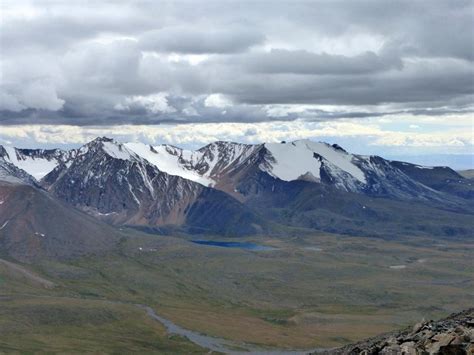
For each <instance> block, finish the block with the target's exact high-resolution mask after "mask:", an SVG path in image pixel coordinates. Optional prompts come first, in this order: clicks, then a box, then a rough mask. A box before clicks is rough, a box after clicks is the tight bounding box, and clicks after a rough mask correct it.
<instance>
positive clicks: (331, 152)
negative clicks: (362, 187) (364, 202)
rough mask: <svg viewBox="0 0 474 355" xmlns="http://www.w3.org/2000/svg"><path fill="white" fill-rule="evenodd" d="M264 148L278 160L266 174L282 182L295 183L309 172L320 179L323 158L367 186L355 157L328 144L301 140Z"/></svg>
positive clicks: (266, 144) (269, 144) (272, 144)
mask: <svg viewBox="0 0 474 355" xmlns="http://www.w3.org/2000/svg"><path fill="white" fill-rule="evenodd" d="M265 148H267V150H268V151H269V152H270V153H271V155H272V156H273V158H274V159H275V163H273V164H272V168H271V170H270V171H267V172H268V173H270V174H271V175H273V176H275V177H278V178H279V179H281V180H285V181H291V180H296V179H298V178H299V177H300V176H303V175H305V174H307V173H311V174H312V175H313V176H314V177H316V178H319V179H321V175H320V169H321V161H320V160H319V159H318V156H321V157H323V158H324V159H325V160H327V161H328V162H329V163H330V164H331V165H332V166H334V167H337V168H338V169H340V170H342V171H344V172H346V173H348V174H350V175H351V176H353V177H354V178H356V179H357V180H358V181H360V182H361V183H364V184H365V183H366V179H365V175H364V172H363V171H362V170H361V169H360V168H359V167H357V166H356V165H355V164H354V163H353V162H352V161H353V159H354V156H353V155H351V154H348V153H347V152H345V151H344V150H342V149H340V148H335V147H333V146H331V145H329V144H326V143H320V142H313V141H310V140H299V141H295V142H290V143H265Z"/></svg>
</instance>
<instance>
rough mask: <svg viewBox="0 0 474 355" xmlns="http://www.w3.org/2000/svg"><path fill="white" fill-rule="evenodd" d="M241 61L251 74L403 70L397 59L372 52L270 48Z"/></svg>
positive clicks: (341, 73)
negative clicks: (331, 52)
mask: <svg viewBox="0 0 474 355" xmlns="http://www.w3.org/2000/svg"><path fill="white" fill-rule="evenodd" d="M243 61H244V63H245V65H246V66H247V67H248V68H249V69H250V71H254V72H259V73H293V74H319V75H331V74H333V75H346V74H368V73H373V72H378V71H383V70H389V69H392V68H394V69H402V66H403V64H402V61H401V60H400V58H398V57H388V56H387V57H381V56H378V55H377V54H375V53H374V52H365V53H363V54H359V55H356V56H354V57H349V56H344V55H330V54H327V53H322V54H316V53H310V52H308V51H305V50H297V51H290V50H284V49H273V50H271V51H270V52H268V53H258V54H253V55H251V56H249V57H248V58H245V59H244V60H243Z"/></svg>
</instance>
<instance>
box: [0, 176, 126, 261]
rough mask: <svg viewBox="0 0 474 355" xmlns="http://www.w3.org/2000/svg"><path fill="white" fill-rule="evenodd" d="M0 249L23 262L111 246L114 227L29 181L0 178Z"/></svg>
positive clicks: (100, 250)
mask: <svg viewBox="0 0 474 355" xmlns="http://www.w3.org/2000/svg"><path fill="white" fill-rule="evenodd" d="M0 201H1V203H0V253H1V254H2V255H3V256H9V257H12V258H15V259H17V260H20V261H23V262H30V261H33V260H36V259H41V258H69V257H74V256H79V255H84V254H90V253H100V252H103V251H105V250H110V249H112V248H114V246H115V243H116V242H117V240H118V239H119V237H120V234H119V233H118V231H116V230H115V229H114V228H112V227H110V226H108V225H107V224H105V223H103V222H100V221H98V220H96V219H94V218H92V217H90V216H88V215H86V214H85V213H83V212H81V211H78V210H76V209H74V208H72V207H70V206H68V205H67V204H64V203H62V202H60V201H58V200H56V199H55V198H54V197H53V196H51V195H49V194H47V193H46V192H45V191H41V190H39V189H37V188H35V187H32V186H29V185H21V184H12V183H9V182H5V181H0Z"/></svg>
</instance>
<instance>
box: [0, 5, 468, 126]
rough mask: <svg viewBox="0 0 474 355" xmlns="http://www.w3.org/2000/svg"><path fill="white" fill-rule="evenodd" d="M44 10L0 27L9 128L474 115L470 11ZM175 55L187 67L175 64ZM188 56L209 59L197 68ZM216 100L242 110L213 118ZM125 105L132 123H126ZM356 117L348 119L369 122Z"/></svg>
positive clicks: (0, 109)
mask: <svg viewBox="0 0 474 355" xmlns="http://www.w3.org/2000/svg"><path fill="white" fill-rule="evenodd" d="M12 4H13V3H12ZM237 5H239V6H237ZM35 6H37V8H38V9H39V15H38V16H36V17H34V16H33V17H32V18H30V19H28V20H27V19H25V18H23V17H14V16H13V17H12V16H9V17H7V18H6V20H5V21H3V22H2V23H1V24H0V26H1V27H0V46H1V48H0V49H1V51H2V59H1V83H0V85H1V87H0V124H5V125H6V124H22V123H70V124H78V125H88V124H94V125H95V124H99V125H113V124H123V123H130V124H138V123H140V124H144V123H160V122H231V121H237V122H240V121H245V122H258V121H266V120H276V119H278V120H291V119H295V118H298V117H307V118H310V119H318V120H323V119H327V120H330V119H337V118H339V117H341V115H340V114H339V112H338V110H337V109H335V110H334V112H333V113H331V112H329V113H325V112H317V111H305V112H301V113H299V114H294V113H291V114H285V115H284V116H283V117H280V116H269V115H268V111H267V110H266V107H265V106H266V105H274V104H295V105H298V104H313V105H319V104H330V105H336V106H337V105H361V106H367V105H380V104H390V105H395V106H396V107H397V110H400V111H407V112H412V113H416V112H425V111H426V110H428V109H430V110H431V112H439V113H440V114H441V113H443V112H445V113H449V112H457V111H459V110H461V109H462V110H464V109H467V110H469V109H471V108H472V102H473V101H472V100H473V95H474V82H473V80H472V78H473V77H474V61H473V58H474V54H473V53H474V49H473V43H474V42H473V33H472V30H471V27H472V22H473V20H474V15H473V11H474V3H472V2H470V1H456V2H454V3H452V2H450V3H448V2H443V1H434V2H431V3H430V4H426V3H425V2H416V1H415V2H413V1H404V0H401V1H397V2H391V1H390V2H388V1H387V2H381V1H356V2H354V1H331V2H325V1H323V2H289V1H288V2H281V1H276V2H273V3H272V6H268V2H256V3H252V4H250V3H247V2H238V3H237V2H231V1H225V2H201V3H200V5H199V6H196V5H195V3H191V2H175V1H172V2H160V4H156V3H152V2H122V3H120V5H118V4H116V3H115V2H113V3H109V2H102V3H100V4H99V5H94V6H85V5H82V6H80V5H77V4H76V5H74V6H73V5H68V4H67V3H61V4H58V3H57V2H38V5H36V2H35ZM44 9H46V10H45V11H43V10H44ZM104 38H105V40H104ZM98 39H101V40H100V41H99V40H98ZM354 41H355V44H354V43H352V42H354ZM345 46H348V47H350V48H345ZM171 53H179V54H181V56H180V58H181V59H182V60H181V61H173V60H169V57H168V56H169V54H171ZM187 54H205V55H204V56H202V57H203V58H204V60H203V61H202V62H199V63H190V62H187V61H186V57H187ZM158 93H162V94H163V95H167V98H168V102H169V105H170V107H171V108H172V109H170V110H168V111H167V112H150V109H149V107H148V108H147V107H146V106H143V105H141V104H140V102H141V101H140V100H135V101H133V100H132V99H131V98H133V97H137V96H138V97H148V96H150V95H155V94H158ZM215 93H219V94H223V95H225V96H226V97H228V98H229V99H231V100H232V101H233V105H232V106H231V107H227V108H225V109H224V110H223V109H222V108H216V107H206V106H205V105H204V104H203V102H204V100H205V98H206V97H207V96H208V95H210V94H215ZM127 100H129V102H133V104H130V105H129V108H128V110H117V107H118V106H117V105H120V103H123V102H126V101H127ZM130 100H131V101H130ZM444 110H446V111H444ZM224 111H225V112H224ZM355 111H356V112H354V113H353V114H352V116H351V114H350V113H347V112H343V116H344V117H345V118H350V117H361V116H358V115H362V116H363V115H364V114H367V115H368V116H369V115H370V113H365V112H363V111H360V112H359V111H358V110H355ZM374 114H378V113H377V112H376V110H374Z"/></svg>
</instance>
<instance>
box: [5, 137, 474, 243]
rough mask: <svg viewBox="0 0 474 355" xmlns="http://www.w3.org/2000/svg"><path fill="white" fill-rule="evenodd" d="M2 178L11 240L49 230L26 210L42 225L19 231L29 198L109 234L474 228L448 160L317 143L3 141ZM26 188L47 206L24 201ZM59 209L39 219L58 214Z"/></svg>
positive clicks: (461, 233) (467, 185)
mask: <svg viewBox="0 0 474 355" xmlns="http://www.w3.org/2000/svg"><path fill="white" fill-rule="evenodd" d="M0 180H2V189H0V199H1V200H2V205H0V208H2V211H1V212H2V213H0V226H2V225H4V224H5V223H8V228H7V226H3V227H2V228H0V234H5V233H6V231H7V230H8V231H9V232H8V233H9V234H10V236H11V235H12V233H13V232H12V231H16V232H15V233H17V234H18V233H20V231H21V233H23V234H22V235H23V236H25V235H26V234H28V233H30V234H31V233H33V234H34V233H42V232H41V231H38V230H36V229H34V228H33V227H31V226H34V225H35V224H34V223H32V222H31V220H29V221H25V218H26V215H25V214H24V215H23V216H22V217H21V218H20V217H19V215H18V214H17V217H15V218H17V220H18V221H17V223H18V224H19V225H21V224H23V225H29V226H30V227H29V228H30V229H31V228H33V229H31V230H30V229H28V233H27V232H25V229H21V228H20V227H14V221H13V219H14V218H13V217H12V215H11V213H10V212H8V213H7V211H13V210H18V211H19V210H21V209H24V208H27V207H26V206H23V205H25V204H27V205H28V209H29V211H32V210H35V209H40V210H41V209H43V210H45V209H47V210H49V211H53V210H63V211H70V212H71V216H66V215H65V216H63V217H61V218H62V223H66V224H67V223H69V219H73V220H74V218H76V219H77V218H78V217H77V216H79V217H80V218H81V219H84V220H87V223H86V222H84V223H85V224H86V225H88V224H89V223H92V222H91V221H93V224H94V223H99V224H100V226H101V227H100V228H104V230H107V231H109V232H107V234H108V235H111V234H113V233H110V230H109V229H110V228H114V227H113V226H126V227H133V228H138V229H142V230H145V231H148V232H152V233H171V232H174V233H178V234H179V233H184V234H208V235H225V236H235V237H238V236H243V235H261V234H269V235H271V234H280V235H282V234H283V235H284V234H291V233H302V232H304V231H308V230H322V231H327V232H333V233H341V234H349V235H367V236H377V237H400V236H413V235H430V236H432V235H434V236H440V237H446V236H449V237H456V238H462V237H466V236H472V232H473V230H474V229H473V222H472V220H473V218H472V217H473V216H472V215H473V213H474V188H473V183H474V181H473V180H471V179H468V178H465V177H463V176H461V175H460V174H458V173H457V172H456V171H454V170H452V169H450V168H449V167H425V166H419V165H415V164H410V163H406V162H398V161H390V160H386V159H383V158H382V157H379V156H367V155H357V154H351V153H349V152H347V151H345V150H344V149H343V148H342V147H340V146H339V145H337V144H333V145H330V144H327V143H321V142H313V141H310V140H299V141H294V142H281V143H263V144H255V145H252V144H241V143H234V142H224V141H218V142H214V143H211V144H208V145H206V146H204V147H202V148H200V149H198V150H195V151H193V150H185V149H181V148H178V147H174V146H171V145H156V146H151V145H146V144H143V143H121V142H117V141H115V140H113V139H110V138H105V137H101V138H96V139H94V140H93V141H91V142H89V143H87V144H85V145H83V146H82V147H80V148H78V149H72V150H69V151H65V150H60V149H49V150H44V149H18V148H13V147H6V146H5V147H2V146H0ZM19 186H22V187H21V188H20V187H19ZM25 186H28V188H26V187H25ZM26 195H28V196H30V197H29V198H30V200H31V198H33V197H31V196H33V195H34V196H36V197H34V198H35V201H41V203H36V202H35V203H33V202H31V203H26V201H29V200H28V199H27V198H26V197H21V198H20V197H18V196H26ZM11 196H17V197H15V198H13V197H11ZM3 201H6V202H5V203H4V202H3ZM48 206H49V207H48ZM52 206H55V207H52ZM60 206H67V207H60ZM18 213H20V212H18ZM31 213H33V212H31ZM35 213H38V212H35ZM42 213H45V212H44V211H43V212H42ZM53 214H55V216H54V218H53V216H46V215H44V216H42V217H35V218H33V217H32V218H33V219H34V220H35V221H38V220H41V219H45V218H46V219H47V218H53V220H57V218H56V217H57V215H58V214H57V213H55V212H54V213H53ZM20 215H21V213H20ZM73 215H74V216H76V217H73ZM87 215H89V216H92V217H93V218H92V219H91V218H90V217H89V216H87ZM57 223H59V224H60V223H61V222H59V221H58V222H57ZM78 223H79V222H78ZM79 224H80V223H79ZM72 226H73V224H71V228H70V229H69V230H71V231H72V230H73V229H75V227H74V228H73V227H72ZM12 228H13V229H12ZM19 228H20V229H19ZM22 228H24V227H22ZM25 228H26V227H25ZM94 228H95V227H94ZM37 229H38V228H37ZM50 233H56V232H53V231H50ZM71 233H72V232H71ZM74 233H78V231H74ZM63 234H64V233H63ZM92 234H93V233H92ZM99 234H100V233H99ZM89 235H91V233H89Z"/></svg>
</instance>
